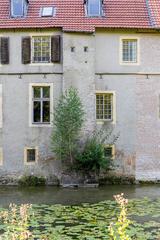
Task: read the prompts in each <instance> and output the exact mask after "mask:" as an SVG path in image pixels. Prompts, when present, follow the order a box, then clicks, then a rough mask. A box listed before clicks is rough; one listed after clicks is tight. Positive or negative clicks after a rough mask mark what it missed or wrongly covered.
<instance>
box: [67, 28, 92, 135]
mask: <svg viewBox="0 0 160 240" xmlns="http://www.w3.org/2000/svg"><path fill="white" fill-rule="evenodd" d="M71 47H74V48H75V50H74V52H71ZM84 47H88V51H87V52H84ZM71 85H72V86H74V87H76V88H77V89H78V92H79V95H80V97H81V99H82V102H83V105H84V108H85V112H86V116H85V119H86V123H85V127H84V128H85V131H86V132H89V131H92V130H93V128H94V125H95V37H94V35H91V34H67V33H66V34H64V35H63V90H65V89H67V88H68V87H69V86H71Z"/></svg>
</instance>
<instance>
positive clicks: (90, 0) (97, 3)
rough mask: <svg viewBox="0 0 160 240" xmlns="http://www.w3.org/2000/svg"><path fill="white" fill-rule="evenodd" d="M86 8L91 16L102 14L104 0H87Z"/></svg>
mask: <svg viewBox="0 0 160 240" xmlns="http://www.w3.org/2000/svg"><path fill="white" fill-rule="evenodd" d="M86 9H87V15H88V16H89V17H99V16H102V0H87V1H86Z"/></svg>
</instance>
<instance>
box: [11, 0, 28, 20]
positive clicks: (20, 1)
mask: <svg viewBox="0 0 160 240" xmlns="http://www.w3.org/2000/svg"><path fill="white" fill-rule="evenodd" d="M27 3H28V0H11V17H24V16H25V15H26V12H27Z"/></svg>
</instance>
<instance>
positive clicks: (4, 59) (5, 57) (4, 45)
mask: <svg viewBox="0 0 160 240" xmlns="http://www.w3.org/2000/svg"><path fill="white" fill-rule="evenodd" d="M0 43H1V44H0V51H1V52H0V53H1V64H9V38H8V37H1V41H0Z"/></svg>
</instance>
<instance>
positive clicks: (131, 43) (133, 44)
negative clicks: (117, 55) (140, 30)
mask: <svg viewBox="0 0 160 240" xmlns="http://www.w3.org/2000/svg"><path fill="white" fill-rule="evenodd" d="M122 47H123V62H137V40H136V39H129V40H128V39H125V40H123V46H122Z"/></svg>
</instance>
